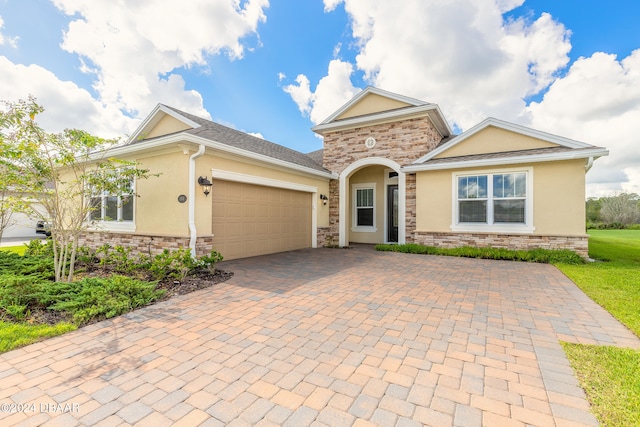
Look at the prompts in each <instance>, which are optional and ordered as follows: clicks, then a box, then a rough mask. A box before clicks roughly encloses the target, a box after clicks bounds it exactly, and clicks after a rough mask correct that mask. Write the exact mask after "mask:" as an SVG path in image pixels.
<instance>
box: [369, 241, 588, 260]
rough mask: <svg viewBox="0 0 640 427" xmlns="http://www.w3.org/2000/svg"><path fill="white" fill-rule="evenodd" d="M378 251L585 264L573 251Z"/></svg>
mask: <svg viewBox="0 0 640 427" xmlns="http://www.w3.org/2000/svg"><path fill="white" fill-rule="evenodd" d="M376 250H378V251H392V252H403V253H412V254H427V255H445V256H457V257H464V258H483V259H496V260H508V261H525V262H539V263H547V264H549V263H564V264H583V263H584V259H583V258H582V257H580V256H579V255H578V254H576V253H575V252H573V251H570V250H566V249H562V250H549V249H531V250H526V251H525V250H511V249H502V248H476V247H471V246H463V247H459V248H436V247H433V246H425V245H420V244H417V243H407V244H404V245H393V244H384V245H376Z"/></svg>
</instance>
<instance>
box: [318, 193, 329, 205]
mask: <svg viewBox="0 0 640 427" xmlns="http://www.w3.org/2000/svg"><path fill="white" fill-rule="evenodd" d="M320 200H322V204H323V205H326V204H327V200H329V198H328V197H327V196H325V195H324V194H321V195H320Z"/></svg>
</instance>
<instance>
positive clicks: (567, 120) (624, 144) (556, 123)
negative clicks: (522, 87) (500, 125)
mask: <svg viewBox="0 0 640 427" xmlns="http://www.w3.org/2000/svg"><path fill="white" fill-rule="evenodd" d="M528 110H529V113H530V115H531V124H532V126H534V127H536V128H539V129H542V130H548V131H550V132H554V133H557V134H560V135H563V136H567V137H570V138H574V139H577V140H580V141H584V142H587V143H590V144H593V145H598V146H603V147H606V148H608V149H609V151H610V154H609V156H608V157H606V158H602V159H599V160H597V161H596V162H595V165H594V167H593V169H592V170H591V171H590V172H589V174H588V175H587V180H588V182H589V185H588V193H589V194H590V195H605V194H608V193H611V192H615V191H628V192H635V193H640V50H636V51H634V52H632V53H631V54H630V55H629V56H628V57H626V58H624V59H623V60H621V61H619V60H618V59H617V58H616V56H615V55H609V54H605V53H595V54H593V55H592V56H591V57H589V58H580V59H579V60H577V61H576V62H575V63H574V64H573V65H572V66H571V68H570V69H569V71H568V73H567V74H566V76H564V77H563V78H560V79H558V80H556V81H555V82H554V83H553V84H552V85H551V87H550V88H549V91H548V92H547V93H546V94H545V95H544V98H543V99H542V101H541V102H539V103H532V104H531V105H530V106H529V108H528Z"/></svg>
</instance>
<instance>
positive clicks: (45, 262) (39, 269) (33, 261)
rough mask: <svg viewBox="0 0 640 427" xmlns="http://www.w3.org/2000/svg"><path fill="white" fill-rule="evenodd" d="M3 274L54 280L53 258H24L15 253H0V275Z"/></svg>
mask: <svg viewBox="0 0 640 427" xmlns="http://www.w3.org/2000/svg"><path fill="white" fill-rule="evenodd" d="M2 274H12V275H16V276H37V277H38V278H40V279H53V278H54V277H55V273H54V270H53V257H46V256H27V255H24V256H22V255H18V254H16V253H14V252H7V251H0V275H2Z"/></svg>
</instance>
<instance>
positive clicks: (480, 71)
mask: <svg viewBox="0 0 640 427" xmlns="http://www.w3.org/2000/svg"><path fill="white" fill-rule="evenodd" d="M520 3H522V2H518V1H501V2H497V3H496V2H495V1H494V0H481V1H477V0H453V1H448V2H425V1H421V0H413V1H405V2H404V3H403V7H402V8H399V7H397V6H396V5H395V4H393V3H392V2H388V1H384V0H375V1H370V2H367V3H366V4H364V3H362V2H358V1H355V0H344V4H345V9H346V11H347V12H348V13H349V15H350V16H351V18H352V32H353V36H354V38H356V40H357V41H358V43H359V44H360V46H361V47H360V53H359V55H358V56H357V57H356V65H357V67H358V69H360V70H362V71H364V73H365V76H366V79H367V81H368V82H369V83H371V84H372V85H374V86H377V87H380V88H383V89H387V90H390V91H393V92H398V93H402V94H406V95H409V96H413V97H416V98H419V99H423V100H426V101H430V102H435V103H438V104H440V105H441V106H442V108H443V109H444V111H445V112H446V113H447V115H448V118H449V119H450V120H452V121H453V122H454V123H455V124H457V125H458V126H460V127H461V128H468V127H470V126H472V125H474V124H476V123H478V122H479V121H480V120H482V119H484V118H485V117H486V116H496V117H500V118H503V119H507V120H517V119H518V118H519V116H520V115H521V114H522V111H523V109H524V107H525V102H524V100H523V99H524V98H525V97H527V96H529V95H532V94H536V93H539V92H540V91H541V90H543V89H544V88H546V87H547V86H548V85H549V84H550V83H551V82H552V81H553V77H554V75H555V73H557V72H558V71H559V70H561V69H562V68H563V67H565V66H566V64H567V63H568V61H569V58H568V56H567V53H568V52H569V50H570V48H571V46H570V44H569V41H568V37H569V32H568V31H567V30H566V29H565V28H564V26H563V25H562V24H560V23H558V22H556V21H554V20H553V19H552V18H551V16H550V15H548V14H543V15H542V16H540V17H539V18H538V19H536V20H535V21H533V22H530V21H527V20H525V19H516V20H511V21H507V20H505V19H504V18H503V15H502V14H503V13H504V12H506V11H508V10H510V9H511V8H513V7H515V6H518V5H519V4H520ZM398 23H401V25H399V24H398Z"/></svg>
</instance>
